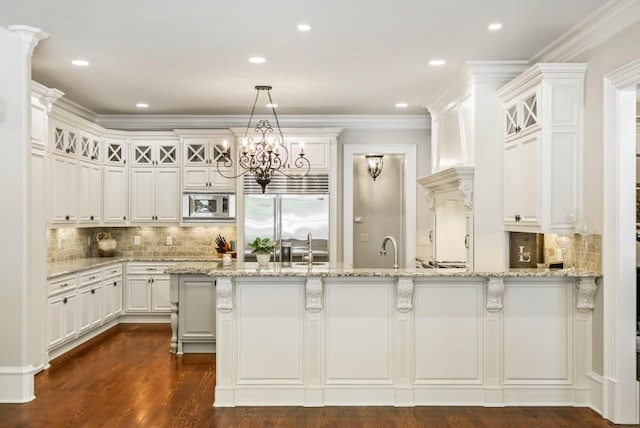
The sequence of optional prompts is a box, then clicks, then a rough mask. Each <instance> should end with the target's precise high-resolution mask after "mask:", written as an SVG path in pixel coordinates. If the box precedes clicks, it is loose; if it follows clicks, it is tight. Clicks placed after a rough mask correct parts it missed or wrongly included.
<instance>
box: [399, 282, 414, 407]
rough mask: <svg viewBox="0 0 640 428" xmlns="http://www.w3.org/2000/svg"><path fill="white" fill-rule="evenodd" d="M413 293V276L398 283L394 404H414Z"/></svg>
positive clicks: (401, 405)
mask: <svg viewBox="0 0 640 428" xmlns="http://www.w3.org/2000/svg"><path fill="white" fill-rule="evenodd" d="M413 294H414V285H413V279H412V278H406V277H399V278H398V279H397V283H396V309H397V310H396V343H395V352H396V355H395V360H396V387H395V399H394V406H396V407H407V406H414V405H415V402H414V397H413V371H412V368H413V355H414V352H413Z"/></svg>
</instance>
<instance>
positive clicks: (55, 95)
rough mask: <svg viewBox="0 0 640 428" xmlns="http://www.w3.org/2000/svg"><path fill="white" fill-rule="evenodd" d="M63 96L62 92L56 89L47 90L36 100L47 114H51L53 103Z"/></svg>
mask: <svg viewBox="0 0 640 428" xmlns="http://www.w3.org/2000/svg"><path fill="white" fill-rule="evenodd" d="M63 95H64V92H62V91H59V90H58V89H55V88H49V89H47V91H46V92H45V93H44V94H42V95H40V97H39V98H38V101H40V103H41V104H42V105H43V106H45V107H46V109H47V112H49V113H51V108H52V107H53V103H55V102H56V101H58V99H60V97H62V96H63Z"/></svg>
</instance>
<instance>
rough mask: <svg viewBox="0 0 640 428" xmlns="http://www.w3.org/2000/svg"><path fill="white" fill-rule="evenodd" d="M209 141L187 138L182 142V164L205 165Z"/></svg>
mask: <svg viewBox="0 0 640 428" xmlns="http://www.w3.org/2000/svg"><path fill="white" fill-rule="evenodd" d="M208 145H209V140H207V139H206V138H188V139H185V140H184V164H185V165H195V166H199V165H205V164H207V163H208V157H207V155H208V154H207V150H208Z"/></svg>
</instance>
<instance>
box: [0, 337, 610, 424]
mask: <svg viewBox="0 0 640 428" xmlns="http://www.w3.org/2000/svg"><path fill="white" fill-rule="evenodd" d="M170 336H171V332H170V329H169V327H168V326H167V325H160V326H158V325H135V324H134V325H124V324H121V325H120V326H118V327H116V328H114V329H112V330H111V331H109V332H108V333H107V334H105V335H102V336H100V338H99V339H97V340H92V341H91V342H90V343H89V344H88V345H86V346H84V347H83V348H81V349H80V350H77V351H75V352H73V353H71V354H70V355H67V356H64V357H61V358H59V359H57V360H56V361H54V362H53V363H52V365H51V368H50V369H49V370H46V371H44V372H42V373H40V374H39V375H37V376H36V382H35V392H36V399H35V400H34V401H32V402H30V403H26V404H0V427H2V428H5V427H7V428H9V427H12V428H13V427H16V428H18V427H19V428H23V427H55V428H58V427H73V428H76V427H90V428H94V427H109V428H111V427H123V428H132V427H145V428H147V427H159V428H160V427H162V428H164V427H172V428H176V427H234V428H236V427H237V428H244V427H247V428H254V427H256V428H257V427H260V428H264V427H291V428H301V427H302V428H316V427H317V428H329V427H330V428H423V427H429V428H440V427H442V428H468V427H469V428H479V427H480V428H484V427H486V428H503V427H504V428H513V427H540V428H547V427H548V428H557V427H579V428H587V427H590V428H602V427H612V426H615V425H613V424H611V423H609V422H607V421H606V420H604V419H602V418H601V417H600V416H599V415H598V414H596V413H595V412H593V411H592V410H590V409H586V408H572V407H546V408H545V407H506V408H484V407H426V406H425V407H413V408H394V407H322V408H303V407H237V408H218V409H216V408H214V407H213V406H212V405H213V400H214V385H215V356H214V355H213V354H185V355H182V356H176V355H171V354H170V353H169V341H170Z"/></svg>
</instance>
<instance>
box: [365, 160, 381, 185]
mask: <svg viewBox="0 0 640 428" xmlns="http://www.w3.org/2000/svg"><path fill="white" fill-rule="evenodd" d="M364 158H365V160H366V161H367V172H368V173H369V175H370V176H371V178H373V181H376V177H378V176H379V175H380V173H381V172H382V155H381V154H373V153H369V154H368V155H365V157H364Z"/></svg>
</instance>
